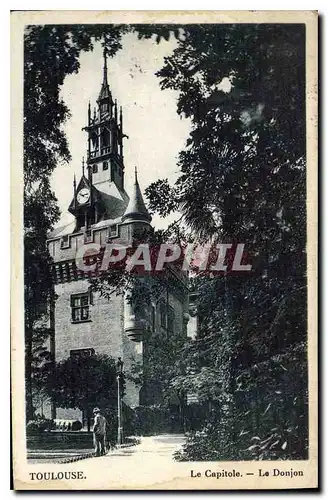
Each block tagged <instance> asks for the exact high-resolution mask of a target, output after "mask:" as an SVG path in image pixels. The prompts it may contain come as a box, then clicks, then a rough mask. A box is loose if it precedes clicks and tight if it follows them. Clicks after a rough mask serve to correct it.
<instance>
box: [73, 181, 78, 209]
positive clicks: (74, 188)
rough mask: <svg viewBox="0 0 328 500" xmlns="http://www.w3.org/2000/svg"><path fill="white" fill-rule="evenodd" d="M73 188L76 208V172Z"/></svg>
mask: <svg viewBox="0 0 328 500" xmlns="http://www.w3.org/2000/svg"><path fill="white" fill-rule="evenodd" d="M73 190H74V209H76V205H77V202H76V177H75V173H74V177H73Z"/></svg>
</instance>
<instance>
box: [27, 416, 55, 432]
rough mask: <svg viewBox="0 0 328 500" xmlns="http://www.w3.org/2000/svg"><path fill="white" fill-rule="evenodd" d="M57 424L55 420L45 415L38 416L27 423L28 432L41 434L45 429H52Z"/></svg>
mask: <svg viewBox="0 0 328 500" xmlns="http://www.w3.org/2000/svg"><path fill="white" fill-rule="evenodd" d="M54 426H55V424H54V421H53V420H50V419H48V418H44V417H37V418H36V419H35V420H30V421H29V422H27V424H26V433H27V434H29V435H30V434H40V433H41V432H44V431H50V430H51V429H53V428H54Z"/></svg>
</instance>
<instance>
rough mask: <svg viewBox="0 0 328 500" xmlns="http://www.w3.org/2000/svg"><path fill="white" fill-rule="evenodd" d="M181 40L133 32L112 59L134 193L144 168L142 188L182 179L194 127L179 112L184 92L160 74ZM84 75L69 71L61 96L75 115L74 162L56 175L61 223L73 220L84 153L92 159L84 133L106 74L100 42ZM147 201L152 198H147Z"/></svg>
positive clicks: (84, 62) (71, 127)
mask: <svg viewBox="0 0 328 500" xmlns="http://www.w3.org/2000/svg"><path fill="white" fill-rule="evenodd" d="M176 44H177V41H176V40H175V39H174V40H171V39H170V40H169V41H167V42H166V41H164V40H163V41H161V42H160V43H159V44H156V42H155V41H154V40H152V39H149V40H138V38H137V35H135V34H132V33H129V34H127V35H124V36H123V37H122V47H123V48H122V49H121V50H120V51H118V52H117V54H116V55H115V56H114V57H113V58H109V59H108V64H107V65H108V82H109V85H110V88H111V91H112V95H113V98H114V99H117V101H118V105H119V106H122V108H123V122H124V125H123V128H124V130H123V131H124V133H125V134H126V135H127V136H128V137H129V139H125V142H124V158H125V189H126V191H127V193H128V194H129V192H130V190H131V186H132V182H133V178H134V168H135V166H136V167H137V169H138V179H139V184H140V187H141V190H142V191H143V192H144V190H145V188H146V187H147V186H148V185H149V184H150V183H151V182H153V181H156V180H157V179H161V178H168V179H169V181H170V182H171V183H173V182H174V181H175V179H176V178H177V177H178V174H179V169H178V167H177V157H178V153H179V151H180V150H182V149H183V148H184V146H185V142H186V140H187V137H188V135H189V131H190V121H189V120H188V119H185V118H181V117H180V116H179V115H178V114H177V112H176V109H177V97H178V93H177V92H175V91H171V90H161V89H160V85H159V84H160V79H159V78H158V77H157V76H155V72H156V71H157V70H159V69H161V68H162V66H163V63H164V57H165V56H167V55H170V54H171V53H172V50H174V48H175V47H176ZM80 64H81V66H80V70H79V73H78V74H74V75H68V76H67V77H66V79H65V82H64V85H63V87H62V91H61V97H62V98H63V99H64V101H65V103H66V104H67V106H68V107H69V109H70V110H71V114H72V116H71V118H70V119H69V120H68V121H67V122H66V124H65V126H64V130H65V133H66V135H67V138H68V141H69V148H70V151H71V155H72V161H71V162H70V163H69V165H66V164H64V165H59V166H58V167H57V169H56V170H55V172H54V174H53V177H52V188H53V190H54V191H55V194H56V196H57V199H58V203H59V207H60V209H61V212H62V216H61V219H60V221H59V225H63V224H67V223H68V222H70V221H71V220H72V215H71V214H69V213H68V212H67V208H68V206H69V203H70V201H71V199H72V197H73V176H74V173H75V174H76V176H77V181H78V180H79V178H80V175H81V171H82V170H81V161H82V156H85V157H86V152H87V134H86V132H84V131H82V130H81V129H82V127H84V126H85V125H86V123H87V107H88V101H89V100H90V101H91V107H92V109H93V106H95V105H96V99H97V97H98V94H99V91H100V86H101V82H102V74H103V55H102V48H101V45H100V43H99V44H96V45H95V48H94V50H93V52H87V53H82V54H81V57H80ZM145 201H146V200H145ZM172 219H173V217H171V219H169V220H165V221H163V220H162V219H160V218H159V217H158V216H154V217H153V225H154V226H155V227H156V228H163V227H166V226H167V223H168V222H169V221H170V220H172Z"/></svg>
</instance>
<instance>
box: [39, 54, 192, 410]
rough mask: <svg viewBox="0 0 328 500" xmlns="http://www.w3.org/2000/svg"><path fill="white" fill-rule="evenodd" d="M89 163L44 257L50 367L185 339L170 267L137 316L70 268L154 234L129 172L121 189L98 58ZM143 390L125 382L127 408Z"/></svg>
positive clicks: (127, 364)
mask: <svg viewBox="0 0 328 500" xmlns="http://www.w3.org/2000/svg"><path fill="white" fill-rule="evenodd" d="M84 130H85V131H86V133H87V159H86V162H84V161H83V162H82V175H81V178H80V179H79V180H76V179H75V178H74V182H73V189H72V201H71V203H70V205H69V207H68V210H69V212H70V213H71V214H72V215H73V216H74V221H73V222H72V223H71V224H70V225H68V226H65V227H61V228H57V229H55V230H54V231H53V233H52V234H51V235H50V236H49V239H48V250H49V253H50V255H51V257H52V259H53V263H54V282H55V285H54V286H55V294H56V296H57V298H56V301H55V304H54V309H53V312H52V322H53V331H54V335H53V338H52V341H51V350H52V353H53V355H54V357H55V360H56V362H58V361H61V360H64V359H67V358H68V357H70V356H76V355H86V356H87V355H90V354H91V353H98V354H107V355H109V356H111V357H113V358H115V359H117V358H118V357H120V358H121V359H122V360H123V362H124V371H125V373H127V374H128V373H129V372H130V371H131V369H132V364H133V363H135V362H139V363H141V364H143V363H145V362H146V353H147V339H149V338H150V336H152V335H160V336H161V337H163V338H166V337H165V336H167V335H181V336H186V335H187V322H188V307H189V306H188V281H187V277H186V275H184V274H183V273H179V272H178V271H177V270H176V269H174V268H170V269H169V270H168V272H167V273H166V278H165V280H164V281H163V284H164V286H162V287H161V290H162V291H161V292H160V293H159V294H158V295H156V296H154V297H152V298H151V300H150V301H149V304H147V305H146V306H145V307H144V308H143V310H142V311H136V310H135V309H134V307H133V305H132V304H131V303H130V302H129V300H127V298H126V297H124V296H123V295H115V294H113V296H112V297H111V298H110V300H108V299H107V298H105V297H102V296H101V295H100V294H99V293H97V292H95V291H93V290H92V288H91V287H90V282H89V279H88V276H87V275H86V274H85V273H84V272H83V271H81V270H80V269H79V268H78V266H77V265H76V255H77V252H78V250H79V249H80V248H81V246H83V245H86V244H90V243H93V244H97V245H100V246H101V247H103V246H105V245H106V244H108V243H115V242H119V241H121V240H124V241H125V242H132V241H133V240H134V239H135V238H138V237H140V236H141V235H142V234H145V233H149V232H151V231H152V226H151V216H150V215H149V213H148V211H147V208H146V206H145V203H144V200H143V197H142V193H141V189H140V186H139V183H138V179H137V172H135V181H134V185H133V189H132V192H131V193H127V192H126V191H125V186H124V173H125V166H124V154H123V140H124V137H125V135H124V131H123V113H122V108H120V110H118V106H117V102H116V101H114V100H113V97H112V93H111V90H110V87H109V84H108V80H107V61H106V55H105V56H104V67H103V81H102V84H101V89H100V93H99V97H98V99H97V106H96V108H95V109H94V110H93V112H91V106H90V104H89V107H88V123H87V126H86V127H85V128H84ZM141 394H142V387H140V386H138V385H136V384H135V383H134V382H131V381H129V380H128V379H127V381H126V393H125V396H124V401H125V403H126V404H127V405H128V406H130V407H136V406H138V405H140V404H141V403H142V401H141ZM55 417H56V418H58V419H61V418H62V419H71V418H78V419H81V417H82V415H81V412H79V411H78V410H69V409H68V410H65V409H61V408H57V409H56V410H55V409H54V408H53V409H52V418H55Z"/></svg>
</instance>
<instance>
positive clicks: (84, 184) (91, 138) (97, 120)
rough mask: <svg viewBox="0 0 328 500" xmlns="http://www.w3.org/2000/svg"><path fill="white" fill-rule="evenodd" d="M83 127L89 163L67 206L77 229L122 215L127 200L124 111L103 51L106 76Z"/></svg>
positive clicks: (83, 167) (104, 74) (104, 73)
mask: <svg viewBox="0 0 328 500" xmlns="http://www.w3.org/2000/svg"><path fill="white" fill-rule="evenodd" d="M82 130H85V131H86V132H87V134H88V140H87V144H88V146H87V165H86V172H85V165H84V161H83V163H82V177H81V180H80V181H79V183H78V185H76V183H75V184H74V198H73V200H72V202H71V204H70V206H69V208H68V210H69V212H71V213H72V214H73V215H74V216H75V219H76V227H75V230H82V229H84V230H88V229H90V227H91V226H92V225H94V224H97V223H98V222H100V221H103V220H109V219H112V220H113V219H116V218H117V217H120V216H121V215H122V214H123V212H124V210H125V208H126V204H127V201H128V195H127V194H126V192H125V190H124V161H123V138H124V137H126V136H125V135H124V134H123V113H122V108H120V111H119V114H118V109H117V102H116V100H115V102H114V101H113V97H112V93H111V90H110V88H109V84H108V78H107V56H106V51H104V66H103V79H102V84H101V88H100V92H99V96H98V99H97V106H96V107H95V108H94V110H93V113H92V112H91V105H90V103H89V105H88V124H87V126H86V127H84V128H83V129H82Z"/></svg>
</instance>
